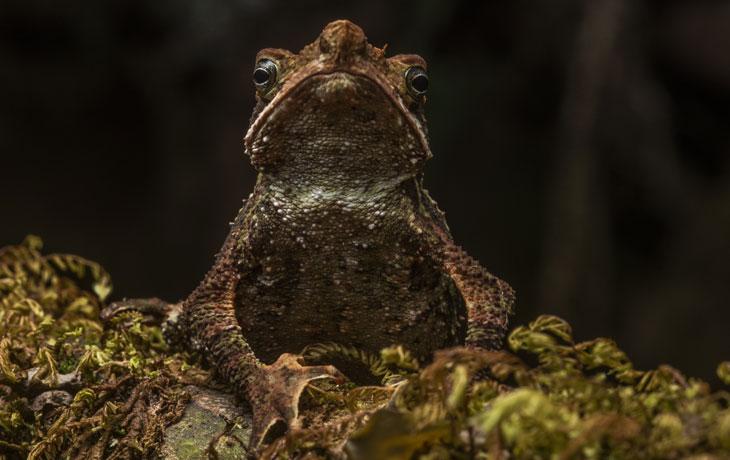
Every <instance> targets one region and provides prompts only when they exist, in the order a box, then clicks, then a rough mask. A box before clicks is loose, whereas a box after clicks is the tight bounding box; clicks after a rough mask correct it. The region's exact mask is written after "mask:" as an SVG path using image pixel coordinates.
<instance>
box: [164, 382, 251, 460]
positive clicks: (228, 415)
mask: <svg viewBox="0 0 730 460" xmlns="http://www.w3.org/2000/svg"><path fill="white" fill-rule="evenodd" d="M185 389H186V390H187V391H188V392H190V396H191V399H190V402H189V403H188V405H187V407H186V408H185V413H184V414H183V417H182V419H180V421H179V422H177V423H175V424H174V425H171V426H169V427H168V428H167V429H166V430H165V436H164V440H163V444H162V447H161V448H160V454H161V457H162V458H163V459H165V460H197V459H205V460H207V459H209V458H211V459H212V458H215V459H218V460H233V459H243V458H246V454H247V452H248V449H247V447H248V442H249V439H250V437H251V414H250V412H248V411H246V410H244V409H243V408H242V407H240V406H239V405H238V404H237V403H236V398H235V397H234V396H233V395H230V394H226V393H221V392H218V391H215V390H211V389H207V388H202V387H197V386H188V387H186V388H185Z"/></svg>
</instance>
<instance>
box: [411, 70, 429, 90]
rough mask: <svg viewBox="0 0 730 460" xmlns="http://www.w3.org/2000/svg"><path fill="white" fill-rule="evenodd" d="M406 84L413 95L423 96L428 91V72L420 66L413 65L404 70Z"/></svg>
mask: <svg viewBox="0 0 730 460" xmlns="http://www.w3.org/2000/svg"><path fill="white" fill-rule="evenodd" d="M406 85H408V91H410V92H411V93H412V94H413V95H414V96H423V95H424V94H426V91H428V74H426V71H425V70H423V68H422V67H418V66H413V67H411V68H409V69H408V70H407V71H406Z"/></svg>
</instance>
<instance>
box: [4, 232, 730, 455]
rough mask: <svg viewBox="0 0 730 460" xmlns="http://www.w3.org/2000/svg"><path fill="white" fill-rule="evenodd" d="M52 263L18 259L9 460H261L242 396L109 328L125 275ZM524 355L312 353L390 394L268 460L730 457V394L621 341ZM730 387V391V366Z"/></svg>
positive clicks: (319, 401) (8, 357)
mask: <svg viewBox="0 0 730 460" xmlns="http://www.w3.org/2000/svg"><path fill="white" fill-rule="evenodd" d="M41 248H42V243H41V241H40V239H38V238H36V237H28V238H27V239H26V240H25V241H24V242H23V243H22V244H20V245H17V246H10V247H6V248H2V249H0V458H8V459H15V458H18V459H20V458H31V459H51V458H53V459H55V458H112V459H114V458H130V459H131V458H157V457H159V456H163V457H166V458H200V457H201V456H203V455H207V456H208V457H210V456H211V455H212V456H214V457H217V458H237V457H239V458H240V457H241V456H242V455H244V452H245V448H244V445H245V444H246V442H247V439H248V438H247V437H248V433H247V431H246V430H245V429H244V428H245V426H246V425H247V420H246V418H245V414H243V415H242V413H240V412H238V409H237V407H236V405H235V404H234V399H232V398H231V397H230V396H225V395H220V394H218V393H211V388H213V389H215V388H219V389H220V388H224V387H223V386H221V385H219V384H217V383H216V382H215V381H214V380H212V379H211V378H210V377H211V376H210V375H209V373H208V372H207V371H206V370H205V369H203V368H201V367H200V366H199V365H198V363H197V360H196V358H195V357H194V356H191V355H189V354H186V353H182V352H177V351H174V350H170V349H168V346H167V345H166V344H165V342H164V340H163V338H162V334H161V332H160V329H159V328H158V327H156V326H155V325H154V324H149V321H147V319H146V318H143V317H142V316H140V315H138V314H125V315H122V316H121V317H119V318H117V319H116V320H115V321H114V322H113V323H112V324H108V325H104V324H102V323H101V322H100V321H99V319H98V314H99V310H100V308H102V307H103V306H104V302H105V299H106V297H107V296H108V295H109V293H110V292H111V280H110V277H109V275H108V274H107V273H106V272H105V271H104V270H103V268H102V267H100V266H99V265H98V264H95V263H94V262H91V261H88V260H85V259H83V258H80V257H78V256H71V255H62V254H51V255H44V254H42V252H41ZM508 344H509V350H508V351H504V352H487V351H480V350H473V349H459V348H457V349H451V350H444V351H441V352H439V353H438V354H437V355H436V356H435V359H434V361H433V362H432V363H431V364H429V365H427V366H423V365H421V364H419V363H418V362H417V361H416V360H415V359H413V358H412V356H411V355H410V354H409V353H408V352H407V350H404V349H402V348H400V347H394V348H391V349H387V350H384V351H383V352H382V354H381V355H380V356H377V355H373V354H371V353H366V352H363V351H361V350H356V349H351V348H346V347H340V346H337V345H333V344H318V345H314V346H312V347H309V348H308V349H307V350H306V351H305V353H304V354H305V358H306V359H307V360H308V361H310V362H312V363H314V362H318V361H324V360H331V359H341V360H347V361H350V362H352V361H357V362H360V363H362V366H363V368H364V369H369V371H370V372H371V373H372V374H373V375H374V377H375V380H374V381H376V382H377V381H382V382H383V384H382V385H371V386H356V385H354V384H346V385H335V384H334V383H331V382H327V381H319V382H317V383H316V385H312V386H310V387H309V389H308V391H307V394H306V395H305V397H304V398H303V401H302V406H301V414H302V420H301V422H302V423H301V428H300V429H297V430H291V431H290V432H289V433H287V434H286V435H285V436H283V437H281V438H279V439H277V440H275V441H274V442H273V443H272V444H271V445H270V446H269V447H268V448H267V449H266V450H265V451H264V452H262V453H261V456H262V457H264V458H298V457H305V456H306V457H307V458H342V457H343V456H345V455H349V456H350V457H351V458H354V459H356V460H357V459H369V458H383V459H408V458H422V459H440V458H444V459H445V458H484V459H500V458H555V459H569V458H615V459H633V458H637V459H638V458H718V459H719V458H727V457H728V456H730V395H729V394H728V392H727V389H725V390H716V391H714V392H713V391H712V390H711V389H710V387H709V386H708V385H707V384H706V383H705V382H702V381H700V380H698V379H694V378H688V377H686V376H684V375H683V374H682V373H681V372H680V371H678V370H676V369H673V368H671V367H669V366H660V367H659V368H657V369H653V370H648V371H643V370H638V369H635V368H634V367H633V365H632V363H631V361H630V360H629V358H628V357H627V356H626V354H625V353H623V352H622V351H621V350H620V349H619V347H618V346H617V344H616V343H614V342H613V341H611V340H608V339H596V340H592V341H587V342H575V341H574V340H573V336H572V331H571V328H570V326H569V325H568V324H567V323H565V322H564V321H562V320H560V319H559V318H556V317H553V316H541V317H539V318H537V319H536V320H535V321H533V322H532V323H530V324H529V325H527V326H520V327H517V328H515V329H514V330H513V331H512V332H511V334H510V335H509V339H508ZM718 375H719V376H720V378H721V380H723V381H724V382H725V383H726V384H730V377H728V376H730V363H728V362H726V363H723V364H721V365H720V366H719V367H718ZM201 394H203V395H208V396H206V397H203V398H202V399H201ZM211 395H212V396H211ZM221 398H223V399H221ZM226 398H227V399H226ZM224 400H225V401H224ZM226 401H227V402H226ZM221 407H226V408H227V409H225V410H223V409H221ZM204 458H205V457H204Z"/></svg>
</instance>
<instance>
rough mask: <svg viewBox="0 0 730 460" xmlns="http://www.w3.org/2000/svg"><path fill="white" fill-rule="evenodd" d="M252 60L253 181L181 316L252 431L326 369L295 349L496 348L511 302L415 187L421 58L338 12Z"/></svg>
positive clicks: (291, 412) (420, 155) (425, 351)
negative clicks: (263, 75) (297, 42)
mask: <svg viewBox="0 0 730 460" xmlns="http://www.w3.org/2000/svg"><path fill="white" fill-rule="evenodd" d="M263 58H266V59H270V60H272V61H273V62H275V63H276V66H277V71H278V72H277V73H278V79H277V81H276V83H275V84H274V85H272V86H270V87H267V88H265V89H263V90H261V91H259V93H258V95H257V99H258V104H257V107H256V109H255V111H254V114H253V117H252V123H251V126H250V128H249V130H248V133H247V134H246V138H245V145H246V151H247V153H249V154H250V155H251V162H252V163H253V165H254V166H255V167H256V169H257V170H258V172H259V175H258V180H257V183H256V186H255V188H254V191H253V193H252V194H251V196H250V197H249V199H248V200H247V201H246V202H245V204H244V206H243V208H242V209H241V211H240V213H239V215H238V217H237V219H236V221H235V222H234V223H233V226H232V229H231V232H230V235H229V236H228V238H227V239H226V242H225V244H224V245H223V248H222V249H221V251H220V253H219V254H218V256H217V259H216V263H215V265H214V266H213V268H212V269H211V270H210V272H209V273H208V274H207V276H206V277H205V279H204V280H203V282H202V283H201V284H200V285H199V286H198V288H197V289H196V290H195V291H194V292H193V293H192V295H190V297H189V298H188V299H186V300H185V301H184V302H183V303H182V306H181V314H180V317H179V321H178V323H177V326H176V327H177V328H178V329H180V330H182V331H183V332H186V333H187V334H189V337H191V338H192V341H193V345H194V346H196V347H197V348H199V349H202V350H205V351H207V356H208V357H209V358H210V360H211V361H212V364H213V365H214V366H215V367H216V368H217V369H218V370H219V371H220V373H221V374H222V375H223V376H224V377H225V378H226V379H228V380H229V381H230V382H232V383H233V384H234V385H236V386H237V387H238V388H239V389H240V391H241V392H243V394H244V395H245V396H246V397H247V399H248V400H249V402H250V403H251V405H252V407H253V410H254V425H255V426H254V434H255V437H256V439H257V440H258V439H261V437H262V436H263V435H264V434H265V433H266V432H267V430H268V429H269V428H270V427H271V426H273V425H274V424H275V423H281V422H284V423H289V424H294V425H296V423H297V420H296V418H297V401H298V398H299V395H300V393H301V391H302V389H303V388H304V386H305V385H306V384H307V382H309V381H311V380H312V379H315V378H322V377H326V376H334V375H337V371H336V370H335V369H334V368H333V367H331V366H301V365H300V364H299V363H298V361H297V358H296V356H295V355H294V354H296V353H299V352H301V350H302V349H303V348H304V347H305V346H307V345H310V344H314V343H321V342H338V343H342V344H346V345H350V346H354V347H358V348H361V349H364V350H369V351H372V352H375V353H377V352H378V351H379V350H380V349H382V348H384V347H387V346H390V345H393V344H402V345H404V346H405V347H406V348H408V349H410V350H411V351H412V352H413V353H414V354H415V355H416V356H418V357H420V358H421V359H424V360H428V359H429V357H430V356H431V354H432V352H433V351H434V350H437V349H440V348H444V347H449V346H456V345H463V344H465V343H466V344H467V345H471V346H478V347H485V348H496V347H499V346H500V342H501V340H502V338H503V336H504V333H505V329H506V326H507V317H508V314H509V312H510V310H511V307H512V304H513V302H514V294H513V291H512V289H511V288H510V287H509V285H507V284H506V283H505V282H504V281H502V280H500V279H498V278H496V277H495V276H493V275H491V274H490V273H489V272H487V271H486V270H485V269H484V268H482V267H481V266H480V265H479V264H478V263H477V262H476V261H475V260H474V259H472V258H471V257H469V256H468V255H467V254H466V253H465V252H464V251H463V250H462V249H461V248H459V247H457V246H456V245H454V243H453V241H452V238H451V235H450V233H449V230H448V227H447V225H446V222H445V220H444V216H443V213H442V212H441V211H440V210H439V209H438V207H437V205H436V203H435V202H434V201H433V200H432V199H431V198H430V197H429V195H428V193H427V192H426V190H425V189H424V188H423V185H422V173H421V172H422V169H423V165H424V162H425V161H426V160H427V159H428V158H429V157H430V156H431V153H430V150H429V147H428V143H427V140H426V127H425V120H424V117H423V104H424V102H425V100H424V97H423V96H416V95H414V94H413V93H412V92H411V91H409V88H408V86H407V83H406V79H405V74H406V71H407V70H408V69H409V68H410V67H411V66H420V67H423V68H425V67H426V65H425V63H424V62H423V60H422V59H421V58H420V57H418V56H414V55H399V56H394V57H391V58H386V57H385V55H384V50H381V49H378V48H376V47H374V46H372V45H370V44H368V43H367V41H366V38H365V35H364V33H363V31H362V30H361V29H360V28H359V27H357V26H356V25H354V24H352V23H350V22H348V21H336V22H333V23H331V24H329V25H327V26H326V27H325V29H324V30H323V31H322V33H321V35H320V36H319V37H318V38H317V40H315V41H314V43H312V44H310V45H308V46H306V47H305V48H304V49H303V50H302V51H301V52H299V53H298V54H293V53H290V52H288V51H284V50H278V49H265V50H263V51H261V52H260V53H259V55H258V56H257V61H258V60H260V59H263ZM117 309H119V307H117Z"/></svg>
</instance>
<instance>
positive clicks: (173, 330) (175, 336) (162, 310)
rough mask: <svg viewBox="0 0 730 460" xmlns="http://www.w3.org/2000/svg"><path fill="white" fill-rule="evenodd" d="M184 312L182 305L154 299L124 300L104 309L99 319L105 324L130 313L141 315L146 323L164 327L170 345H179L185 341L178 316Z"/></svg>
mask: <svg viewBox="0 0 730 460" xmlns="http://www.w3.org/2000/svg"><path fill="white" fill-rule="evenodd" d="M181 311H182V304H179V303H167V302H165V301H164V300H161V299H158V298H156V297H152V298H149V299H124V300H120V301H119V302H114V303H112V304H110V305H109V306H107V307H106V308H104V309H103V310H102V311H101V313H100V314H99V317H100V318H101V320H102V321H104V322H105V323H109V322H110V321H112V320H113V319H114V318H116V317H118V316H119V315H122V314H124V313H129V312H137V313H140V314H141V315H142V316H143V317H144V322H146V323H148V324H149V323H151V324H155V325H160V326H162V331H163V333H164V335H165V340H167V342H168V343H178V342H181V341H182V339H183V334H182V331H181V330H180V329H181V328H180V325H179V324H178V316H179V315H180V313H181Z"/></svg>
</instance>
